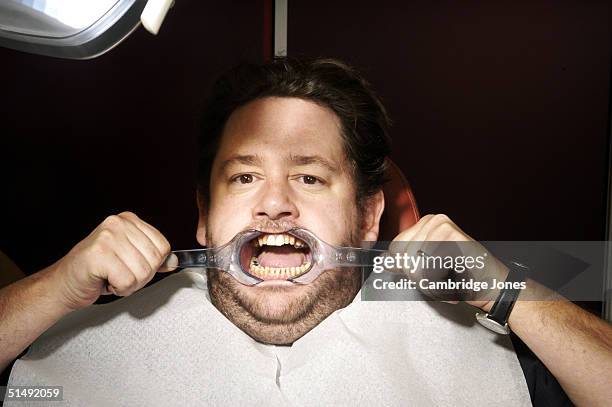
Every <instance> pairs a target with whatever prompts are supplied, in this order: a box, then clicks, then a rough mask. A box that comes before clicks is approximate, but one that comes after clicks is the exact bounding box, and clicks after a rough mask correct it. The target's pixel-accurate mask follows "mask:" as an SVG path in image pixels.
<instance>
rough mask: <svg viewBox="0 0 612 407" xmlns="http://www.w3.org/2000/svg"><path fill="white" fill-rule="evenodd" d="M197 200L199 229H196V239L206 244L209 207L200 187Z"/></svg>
mask: <svg viewBox="0 0 612 407" xmlns="http://www.w3.org/2000/svg"><path fill="white" fill-rule="evenodd" d="M196 201H197V203H198V230H197V231H196V239H197V241H198V243H199V244H201V245H202V246H206V214H207V213H208V208H207V207H206V199H205V198H204V197H203V196H202V194H201V193H200V189H199V188H198V189H197V191H196Z"/></svg>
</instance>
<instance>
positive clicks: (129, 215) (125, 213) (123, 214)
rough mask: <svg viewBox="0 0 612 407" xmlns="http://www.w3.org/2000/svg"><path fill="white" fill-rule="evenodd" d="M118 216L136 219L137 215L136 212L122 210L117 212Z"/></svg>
mask: <svg viewBox="0 0 612 407" xmlns="http://www.w3.org/2000/svg"><path fill="white" fill-rule="evenodd" d="M119 216H120V217H122V218H126V219H130V220H133V219H138V216H136V214H135V213H134V212H130V211H123V212H121V213H120V214H119Z"/></svg>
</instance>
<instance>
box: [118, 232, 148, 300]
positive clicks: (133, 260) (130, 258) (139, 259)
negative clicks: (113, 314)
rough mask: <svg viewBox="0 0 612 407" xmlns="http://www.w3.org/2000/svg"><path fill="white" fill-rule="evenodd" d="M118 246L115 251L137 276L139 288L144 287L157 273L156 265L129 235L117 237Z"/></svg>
mask: <svg viewBox="0 0 612 407" xmlns="http://www.w3.org/2000/svg"><path fill="white" fill-rule="evenodd" d="M116 243H117V247H116V248H115V252H116V254H117V256H118V257H119V258H120V259H121V261H123V263H124V264H125V265H126V266H127V267H128V269H129V270H130V272H131V273H132V274H133V275H134V276H135V277H136V280H137V286H138V287H137V289H139V288H141V287H143V286H144V285H145V284H146V283H148V282H149V281H151V279H152V278H153V276H154V275H155V271H156V269H155V266H152V265H151V261H150V260H148V259H147V258H146V257H145V255H144V254H143V253H142V252H141V250H140V249H139V248H137V247H136V246H135V245H134V244H133V243H132V242H131V241H130V239H128V237H127V235H125V234H123V235H121V236H118V237H117V240H116Z"/></svg>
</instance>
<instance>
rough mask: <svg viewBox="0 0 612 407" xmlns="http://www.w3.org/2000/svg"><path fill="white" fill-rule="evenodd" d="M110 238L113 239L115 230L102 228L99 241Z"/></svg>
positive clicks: (105, 240)
mask: <svg viewBox="0 0 612 407" xmlns="http://www.w3.org/2000/svg"><path fill="white" fill-rule="evenodd" d="M110 240H113V232H112V231H111V230H110V229H107V228H103V229H101V230H100V232H99V233H98V239H97V241H99V242H100V241H102V242H108V241H110Z"/></svg>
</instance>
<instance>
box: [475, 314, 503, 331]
mask: <svg viewBox="0 0 612 407" xmlns="http://www.w3.org/2000/svg"><path fill="white" fill-rule="evenodd" d="M488 317H489V314H483V313H481V312H478V313H477V314H476V321H478V322H479V323H480V325H482V326H484V327H485V328H487V329H490V330H491V331H493V332H496V333H498V334H502V335H508V334H509V333H510V328H508V324H505V325H501V324H500V323H498V322H497V321H493V320H492V319H489V318H488Z"/></svg>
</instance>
